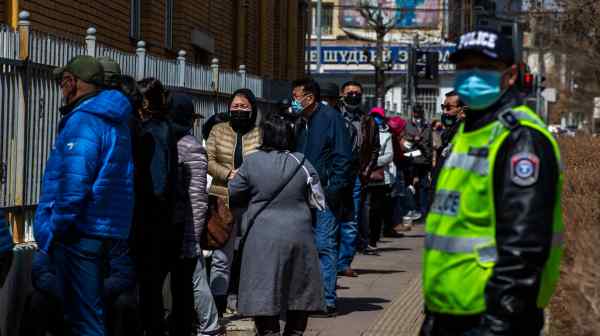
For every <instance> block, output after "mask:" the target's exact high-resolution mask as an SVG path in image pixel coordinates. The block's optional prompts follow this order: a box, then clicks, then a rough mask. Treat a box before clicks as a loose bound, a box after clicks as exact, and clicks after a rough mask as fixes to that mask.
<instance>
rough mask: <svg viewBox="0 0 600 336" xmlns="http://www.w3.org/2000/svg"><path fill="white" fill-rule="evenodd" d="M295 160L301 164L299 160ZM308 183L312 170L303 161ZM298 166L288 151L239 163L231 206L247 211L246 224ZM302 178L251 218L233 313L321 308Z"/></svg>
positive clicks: (231, 186)
mask: <svg viewBox="0 0 600 336" xmlns="http://www.w3.org/2000/svg"><path fill="white" fill-rule="evenodd" d="M294 155H295V156H296V157H297V158H298V159H299V160H300V161H301V160H302V158H303V156H302V154H299V153H294ZM304 165H305V167H306V168H307V170H308V173H309V174H311V175H312V177H313V179H317V180H318V173H317V171H316V170H315V169H314V167H313V166H312V165H311V164H310V163H309V162H308V161H305V163H304ZM297 166H298V162H297V161H296V160H295V159H294V158H293V157H291V156H290V155H289V153H287V152H279V151H271V152H264V151H258V152H256V153H254V154H251V155H248V156H247V157H246V158H244V163H243V164H242V166H241V167H240V169H239V171H238V173H237V175H236V176H235V178H234V179H233V180H232V181H231V182H229V196H230V200H229V203H230V206H231V207H232V209H233V210H234V211H236V210H240V209H245V208H247V209H246V211H245V213H244V215H243V217H242V218H243V219H242V230H243V231H244V232H245V230H246V229H247V226H248V221H249V219H250V218H252V217H253V216H254V214H255V213H256V211H257V209H259V208H260V207H261V204H262V203H263V202H265V201H267V200H268V199H270V198H271V195H273V194H274V193H275V191H276V190H277V188H278V187H279V186H280V185H281V184H282V183H284V182H285V181H286V180H287V178H288V177H289V176H290V174H292V173H293V171H294V170H295V168H296V167H297ZM307 179H308V176H307V173H306V172H305V171H304V170H303V169H300V170H299V171H298V172H297V173H296V175H295V176H294V178H293V179H292V180H291V181H290V183H289V184H287V185H286V186H285V188H284V189H283V190H282V191H281V193H280V194H279V195H278V196H277V197H276V198H275V199H274V200H273V201H272V202H271V204H270V205H269V206H268V207H267V208H265V209H264V210H263V211H262V212H261V213H260V214H259V215H258V217H256V220H255V223H254V225H253V226H252V228H251V229H250V231H249V233H248V238H247V240H246V244H245V246H244V251H243V252H242V253H243V254H242V267H241V273H240V285H239V298H238V311H239V312H240V313H241V314H242V315H245V316H273V315H279V313H280V312H282V311H286V310H304V311H319V310H323V309H324V297H323V285H322V282H321V274H320V268H319V258H318V254H317V248H316V246H315V241H314V236H313V228H312V214H311V209H310V208H309V205H308V198H307V197H308V192H309V188H310V187H309V186H308V184H307Z"/></svg>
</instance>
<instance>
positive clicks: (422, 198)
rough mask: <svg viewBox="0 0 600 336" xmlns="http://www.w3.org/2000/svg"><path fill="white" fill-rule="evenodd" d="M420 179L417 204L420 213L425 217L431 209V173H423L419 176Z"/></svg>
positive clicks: (417, 187)
mask: <svg viewBox="0 0 600 336" xmlns="http://www.w3.org/2000/svg"><path fill="white" fill-rule="evenodd" d="M417 176H418V177H419V183H417V186H416V189H417V194H416V198H417V203H418V210H419V212H420V213H421V214H422V215H423V216H425V215H426V214H427V210H428V209H429V187H430V182H429V171H421V172H419V173H418V175H417Z"/></svg>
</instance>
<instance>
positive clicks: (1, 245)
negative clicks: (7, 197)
mask: <svg viewBox="0 0 600 336" xmlns="http://www.w3.org/2000/svg"><path fill="white" fill-rule="evenodd" d="M12 256H13V240H12V235H11V234H10V230H9V229H8V223H7V222H6V217H5V215H4V210H2V209H0V288H2V285H4V280H5V279H6V276H7V275H8V271H9V270H10V265H11V264H12Z"/></svg>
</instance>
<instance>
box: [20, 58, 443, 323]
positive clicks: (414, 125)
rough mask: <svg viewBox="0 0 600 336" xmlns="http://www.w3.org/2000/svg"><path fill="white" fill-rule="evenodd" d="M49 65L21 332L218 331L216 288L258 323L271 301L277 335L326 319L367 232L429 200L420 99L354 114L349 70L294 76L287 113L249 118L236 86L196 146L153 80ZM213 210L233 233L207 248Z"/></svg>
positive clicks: (428, 157) (101, 67)
mask: <svg viewBox="0 0 600 336" xmlns="http://www.w3.org/2000/svg"><path fill="white" fill-rule="evenodd" d="M55 76H56V77H57V80H58V84H59V86H60V87H61V90H62V93H63V98H64V103H65V104H64V106H63V107H61V109H60V112H61V114H62V116H63V118H62V119H61V122H60V125H59V131H58V134H57V137H56V141H55V145H54V147H53V151H52V153H51V155H50V158H49V159H48V163H47V165H46V171H45V174H44V180H43V185H42V196H41V198H40V202H39V205H38V209H37V213H36V220H35V226H34V232H35V238H36V241H37V242H38V247H39V251H37V252H36V254H35V257H34V268H33V270H32V279H33V286H34V288H35V291H34V292H33V293H31V295H30V296H29V298H28V300H27V311H29V312H31V313H29V314H26V316H40V314H41V315H43V316H45V317H46V318H44V319H42V320H41V321H39V322H38V321H37V320H36V323H32V322H31V321H28V320H27V319H26V320H25V321H24V323H23V324H22V325H23V327H22V332H24V335H25V334H26V335H42V334H44V333H45V332H52V333H54V334H56V335H60V334H71V335H105V334H112V335H125V334H140V335H165V334H166V333H168V334H170V335H191V334H194V335H219V334H223V333H224V332H225V331H224V326H223V319H222V318H223V316H224V314H225V313H226V311H227V308H228V302H229V300H228V294H230V293H231V292H237V306H236V307H235V309H237V311H238V313H239V314H241V315H244V316H252V317H254V318H255V322H256V326H257V330H258V333H259V334H260V335H275V334H278V333H279V323H278V320H279V316H280V314H281V313H284V314H286V315H287V326H286V329H285V331H284V334H285V335H301V334H302V333H303V331H304V329H305V328H306V324H307V320H308V316H309V314H314V315H316V316H325V317H331V316H335V315H336V314H337V307H336V301H337V295H336V285H337V277H338V276H357V274H356V272H354V271H353V270H352V267H351V265H352V260H353V258H354V256H355V254H356V252H357V251H362V252H363V253H365V254H377V242H378V240H379V239H380V237H381V235H382V233H383V235H384V236H392V237H398V236H401V233H400V231H406V230H410V223H406V218H409V219H411V220H412V219H417V218H418V217H420V216H421V214H424V213H425V212H426V209H427V207H428V189H429V175H430V170H431V166H432V157H433V147H432V140H431V139H432V135H431V134H432V133H431V128H430V127H429V126H428V124H427V123H426V122H424V121H423V115H422V109H415V111H414V113H413V118H412V119H411V120H409V121H405V120H403V119H402V118H399V117H392V118H388V117H386V114H385V111H384V110H383V109H381V108H374V109H372V111H371V112H370V113H364V112H363V111H362V110H361V103H362V90H363V89H362V86H361V84H360V83H358V82H348V83H345V84H344V85H343V86H342V88H341V90H339V91H338V90H337V88H335V90H334V92H331V90H329V92H328V91H327V90H325V91H324V93H325V95H324V96H321V89H320V86H319V85H318V84H317V82H315V81H314V80H313V79H310V78H306V79H301V80H297V81H295V82H293V84H292V87H293V91H292V98H293V100H292V103H291V104H290V105H291V106H290V107H289V109H285V110H284V111H281V112H279V113H274V114H272V115H268V116H263V118H262V121H261V123H260V125H257V119H258V103H257V99H256V97H255V96H254V94H253V93H252V92H251V91H250V90H248V89H240V90H238V91H236V92H234V93H233V94H232V96H231V100H230V101H229V104H228V112H226V113H221V114H215V115H213V116H211V118H209V119H208V120H206V122H205V123H204V127H203V136H204V140H205V146H204V145H203V143H202V142H200V140H199V139H197V138H195V137H194V136H192V134H191V131H192V129H193V127H194V125H195V123H196V121H197V120H198V119H199V118H200V116H199V115H198V114H196V113H195V112H194V106H193V101H192V100H191V98H190V97H189V96H187V95H185V94H179V93H173V92H169V91H168V90H167V89H166V88H165V87H164V86H163V85H162V84H161V83H160V81H158V80H157V79H154V78H147V79H143V80H141V81H138V82H136V81H135V80H133V79H132V78H130V77H128V76H123V75H121V72H120V68H119V65H118V64H117V63H116V62H115V61H113V60H111V59H109V58H99V59H96V58H93V57H89V56H78V57H75V58H74V59H72V60H71V61H70V62H69V63H68V64H67V65H66V66H65V67H63V68H59V69H57V70H56V71H55ZM331 98H333V99H331ZM327 100H329V104H327V103H325V101H327ZM215 204H216V208H215V209H217V208H219V206H218V205H219V204H221V205H224V207H223V209H226V210H227V211H230V212H231V217H232V219H233V220H232V226H231V228H230V230H231V232H232V233H231V235H230V238H229V239H228V240H226V242H224V243H223V244H222V246H220V247H219V248H217V249H214V250H213V251H210V252H208V253H207V251H206V247H205V246H203V245H202V244H203V242H202V236H203V233H206V231H207V230H208V227H207V222H208V219H209V217H210V216H213V215H214V214H213V213H212V212H215V211H211V209H213V207H214V206H215ZM219 211H221V210H217V211H216V212H219ZM419 213H420V214H419ZM409 222H410V221H409ZM255 223H256V224H257V225H256V226H255V225H254V224H255ZM240 237H242V239H241V242H242V243H240V239H239V238H240ZM236 243H237V244H236ZM236 245H237V248H236ZM206 256H208V258H206ZM206 260H208V261H209V262H208V263H205V261H206ZM167 276H169V280H170V288H169V291H170V296H171V297H172V304H171V309H169V310H168V314H166V313H165V312H166V311H167V310H166V309H165V304H164V302H163V300H164V295H163V289H164V285H165V280H166V278H167ZM62 316H64V319H63V318H61V317H62Z"/></svg>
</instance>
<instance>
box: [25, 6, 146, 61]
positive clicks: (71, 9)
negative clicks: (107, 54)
mask: <svg viewBox="0 0 600 336" xmlns="http://www.w3.org/2000/svg"><path fill="white" fill-rule="evenodd" d="M19 4H20V8H19V9H20V10H27V11H29V13H30V14H31V24H32V28H33V29H35V30H38V31H44V32H49V33H53V34H60V35H67V36H69V37H77V38H78V39H82V40H83V38H84V36H85V31H86V30H87V28H89V27H90V26H95V27H96V28H97V30H98V36H97V37H98V41H99V42H100V43H104V44H107V45H110V46H114V47H116V48H119V49H124V50H128V51H133V50H134V48H135V45H134V43H132V42H131V41H130V40H129V34H128V33H129V9H130V1H129V0H111V1H73V0H52V1H48V0H27V1H20V2H19Z"/></svg>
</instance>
